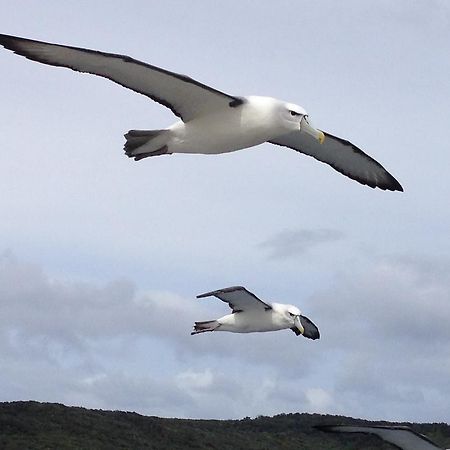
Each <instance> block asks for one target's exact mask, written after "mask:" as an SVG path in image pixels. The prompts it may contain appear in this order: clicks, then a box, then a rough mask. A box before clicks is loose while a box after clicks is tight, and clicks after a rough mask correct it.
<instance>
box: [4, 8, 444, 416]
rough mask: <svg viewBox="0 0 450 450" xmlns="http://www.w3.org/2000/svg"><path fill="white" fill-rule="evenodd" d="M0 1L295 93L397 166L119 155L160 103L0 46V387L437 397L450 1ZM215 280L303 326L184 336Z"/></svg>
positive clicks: (255, 404) (246, 397) (58, 33)
mask: <svg viewBox="0 0 450 450" xmlns="http://www.w3.org/2000/svg"><path fill="white" fill-rule="evenodd" d="M0 24H1V27H0V31H1V32H2V33H6V34H13V35H18V36H23V37H29V38H34V39H39V40H44V41H49V42H57V43H62V44H68V45H75V46H81V47H87V48H93V49H98V50H103V51H110V52H114V53H122V54H127V55H130V56H133V57H134V58H137V59H140V60H142V61H146V62H149V63H151V64H154V65H157V66H160V67H163V68H166V69H169V70H173V71H176V72H180V73H185V74H188V75H190V76H191V77H193V78H195V79H198V80H199V81H202V82H204V83H206V84H209V85H211V86H213V87H215V88H217V89H220V90H222V91H225V92H227V93H230V94H233V95H251V94H256V95H269V96H273V97H277V98H280V99H283V100H286V101H290V102H294V103H297V104H300V105H302V106H303V107H304V108H305V109H306V110H307V111H308V112H309V113H310V116H311V119H312V121H313V123H314V124H315V125H316V126H317V127H318V128H321V129H324V130H326V131H329V132H330V133H332V134H335V135H338V136H341V137H344V138H346V139H349V140H351V141H352V142H354V143H355V144H356V145H358V146H360V147H361V148H362V149H364V150H365V151H366V152H367V153H369V154H370V155H371V156H373V157H374V158H375V159H377V160H378V161H380V162H381V163H382V164H383V165H384V166H385V167H386V168H387V169H388V170H389V171H390V172H391V173H392V174H393V175H394V176H395V177H396V178H397V179H398V180H399V181H400V182H401V184H402V185H403V187H404V188H405V192H404V193H391V192H382V191H379V190H372V189H370V188H367V187H364V186H361V185H359V184H358V183H356V182H353V181H351V180H349V179H347V178H346V177H343V176H341V175H340V174H338V173H337V172H335V171H333V170H332V169H331V168H329V167H328V166H325V165H323V164H319V163H318V162H316V161H315V160H312V159H310V158H307V157H305V156H302V155H300V154H298V153H296V152H293V151H290V150H288V149H283V148H281V147H275V146H271V145H269V144H265V145H262V146H259V147H255V148H253V149H249V150H245V151H242V152H236V153H234V154H227V155H221V156H210V157H207V156H193V155H173V156H170V157H169V156H168V157H159V158H150V159H146V160H144V161H141V162H139V163H136V162H134V161H131V160H128V159H127V158H126V157H125V156H124V154H123V151H122V146H123V142H124V140H123V136H122V135H123V133H125V132H126V131H127V130H129V129H133V128H137V129H140V128H143V129H145V128H148V129H152V128H161V127H165V126H167V125H170V124H171V123H172V122H173V121H174V120H175V118H174V116H173V115H172V114H171V112H170V111H169V110H167V109H165V108H164V107H162V106H161V105H158V104H155V103H152V102H150V101H148V99H147V98H145V97H143V96H140V95H138V94H136V93H133V92H131V91H128V90H125V89H122V88H120V87H119V86H117V85H114V84H113V83H110V82H107V81H106V80H103V79H100V78H97V77H93V76H88V75H81V74H76V73H74V72H71V71H69V70H63V69H57V68H53V67H48V66H44V65H40V64H36V63H33V62H30V61H27V60H25V59H24V58H20V57H18V56H16V55H13V54H11V53H10V52H7V51H5V50H3V49H1V50H0V73H1V74H2V83H1V84H0V98H1V99H2V102H1V107H0V136H1V139H2V149H3V150H2V151H1V152H0V180H1V181H0V186H1V190H2V192H3V195H2V196H1V198H0V210H1V211H2V220H1V221H0V252H3V257H2V258H1V262H0V281H1V283H0V290H1V292H0V294H1V295H0V317H1V329H0V400H4V401H6V400H20V399H23V400H25V399H34V400H40V401H57V402H63V403H66V404H69V405H82V406H86V407H95V408H104V409H128V410H135V411H138V412H140V413H144V414H154V415H164V416H178V417H217V418H230V417H243V416H255V415H258V414H267V415H269V414H275V413H280V412H293V411H300V412H303V411H308V412H323V413H333V414H346V415H353V416H358V417H366V418H372V419H375V418H376V419H386V420H418V421H446V422H448V421H449V420H450V418H449V413H448V398H449V396H450V388H449V383H448V380H449V379H450V360H449V356H448V355H449V354H450V327H449V326H448V323H449V322H450V258H449V253H450V239H449V230H450V213H449V208H448V198H449V193H450V192H449V185H450V182H449V177H448V169H449V163H450V157H449V145H448V140H447V138H446V132H447V129H448V117H449V115H450V105H449V101H448V99H449V98H450V81H449V76H448V74H449V73H450V60H449V58H448V55H449V54H450V6H449V4H448V2H445V1H437V0H436V1H414V2H411V1H398V2H395V3H394V2H391V1H356V0H355V1H349V0H346V1H343V2H339V3H337V2H333V1H331V0H330V1H315V2H306V1H298V2H292V1H277V2H257V1H227V2H223V3H219V2H216V3H214V4H213V3H212V2H200V1H194V2H183V1H165V2H153V1H145V2H144V1H135V2H128V3H126V4H125V3H123V2H119V1H108V2H106V1H97V2H87V1H81V2H78V3H77V4H76V5H74V4H73V3H70V4H69V3H68V2H56V1H45V0H44V1H40V2H31V1H20V0H18V1H15V2H14V4H13V3H11V4H7V5H4V6H3V7H2V15H1V17H0ZM234 284H243V285H245V286H247V288H249V289H250V290H252V291H254V292H255V293H256V294H257V295H259V296H260V297H262V298H265V299H267V300H269V301H270V300H276V301H280V302H286V303H293V304H296V305H298V306H299V307H300V308H301V309H302V310H303V312H304V313H305V314H306V315H307V316H309V317H310V318H311V319H313V320H314V322H315V323H317V324H318V326H319V327H320V329H321V332H322V339H321V340H320V341H315V342H312V341H306V340H304V339H299V338H296V337H295V336H294V335H293V333H291V332H287V331H286V332H278V333H272V334H262V335H251V336H246V335H232V334H226V333H223V334H221V333H217V334H209V335H200V336H193V337H191V336H189V332H190V327H191V325H192V322H193V320H202V319H210V318H214V317H215V316H216V315H219V314H222V313H224V312H226V311H227V309H226V307H225V305H223V304H219V302H215V301H214V300H211V299H205V300H203V301H201V302H199V301H198V300H195V295H196V294H199V293H201V292H205V291H208V290H212V289H216V288H221V287H225V286H228V285H234ZM161 317H162V319H161ZM255 379H257V380H258V381H257V382H255ZM222 400H223V401H222Z"/></svg>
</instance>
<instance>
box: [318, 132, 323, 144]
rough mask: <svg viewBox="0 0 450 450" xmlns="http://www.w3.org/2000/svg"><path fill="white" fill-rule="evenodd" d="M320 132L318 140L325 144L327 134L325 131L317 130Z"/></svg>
mask: <svg viewBox="0 0 450 450" xmlns="http://www.w3.org/2000/svg"><path fill="white" fill-rule="evenodd" d="M317 131H318V132H319V136H318V138H317V139H318V140H319V142H320V143H321V144H323V141H324V140H325V135H324V134H323V131H320V130H317Z"/></svg>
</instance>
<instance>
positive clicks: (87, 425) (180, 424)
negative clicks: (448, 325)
mask: <svg viewBox="0 0 450 450" xmlns="http://www.w3.org/2000/svg"><path fill="white" fill-rule="evenodd" d="M335 423H365V421H361V420H356V419H351V418H346V417H341V416H329V415H319V414H281V415H278V416H275V417H258V418H256V419H250V418H245V419H242V420H192V419H162V418H158V417H146V416H141V415H139V414H136V413H131V412H120V411H102V410H90V409H84V408H76V407H67V406H64V405H60V404H54V403H38V402H31V401H30V402H11V403H0V448H1V449H3V450H12V449H17V450H19V449H20V450H28V449H29V450H40V449H46V450H50V449H58V450H65V449H77V450H80V449H86V450H97V449H99V450H103V449H104V450H106V449H108V450H112V449H130V450H131V449H132V450H141V449H142V450H144V449H168V450H178V449H180V450H186V449H209V450H211V449H220V450H228V449H229V450H239V449H243V450H244V449H245V450H252V449H255V450H256V449H266V450H275V449H282V450H289V449H295V450H300V449H305V450H322V449H323V450H344V449H345V450H361V449H364V450H375V449H376V450H383V449H385V450H389V449H392V447H391V446H390V445H388V444H385V443H382V442H381V441H380V440H379V439H378V438H376V437H372V436H369V437H368V436H364V435H335V434H327V433H323V432H321V431H318V430H316V429H315V428H313V426H314V425H319V424H335ZM406 425H410V426H411V427H413V428H414V429H415V430H416V431H418V432H420V433H423V434H425V435H427V436H428V437H430V438H431V439H433V440H435V441H436V443H438V444H441V445H442V446H450V426H449V425H447V424H406Z"/></svg>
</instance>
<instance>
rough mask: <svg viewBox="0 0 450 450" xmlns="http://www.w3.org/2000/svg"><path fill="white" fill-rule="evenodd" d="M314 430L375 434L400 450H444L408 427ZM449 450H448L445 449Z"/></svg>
mask: <svg viewBox="0 0 450 450" xmlns="http://www.w3.org/2000/svg"><path fill="white" fill-rule="evenodd" d="M315 428H317V429H319V430H322V431H326V432H335V433H367V434H375V435H377V436H378V437H380V438H381V439H383V441H386V442H389V443H390V444H394V445H395V446H396V448H399V449H402V450H444V449H442V447H439V446H437V445H436V444H435V443H434V442H432V441H431V440H430V439H428V438H427V437H426V436H424V435H423V434H420V433H416V432H415V431H414V430H412V429H411V428H409V427H405V426H389V425H371V426H363V425H317V426H316V427H315ZM447 450H449V449H447Z"/></svg>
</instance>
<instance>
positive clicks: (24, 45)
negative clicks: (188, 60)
mask: <svg viewBox="0 0 450 450" xmlns="http://www.w3.org/2000/svg"><path fill="white" fill-rule="evenodd" d="M0 45H3V47H5V48H7V49H9V50H12V51H13V52H14V53H17V54H18V55H22V56H25V58H28V59H31V60H33V61H37V62H40V63H43V64H49V65H51V66H60V67H67V68H69V69H72V70H75V71H77V72H86V73H91V74H93V75H98V76H100V77H104V78H108V79H109V80H111V81H114V82H115V83H118V84H120V85H122V86H124V87H126V88H128V89H131V90H133V91H136V92H138V93H140V94H143V95H145V96H147V97H149V98H151V99H152V100H154V101H156V102H158V103H161V104H162V105H164V106H167V107H168V108H170V109H171V110H172V111H173V113H174V114H175V115H177V116H178V117H181V119H182V120H183V121H184V122H187V121H189V120H191V119H193V118H195V117H198V116H202V115H206V114H208V113H210V112H213V111H216V110H217V109H221V108H227V107H234V106H238V105H240V104H242V102H243V100H241V99H240V98H238V97H233V96H231V95H228V94H225V93H224V92H220V91H218V90H216V89H213V88H211V87H209V86H206V85H205V84H202V83H200V82H198V81H196V80H193V79H192V78H190V77H188V76H186V75H181V74H178V73H174V72H169V71H168V70H165V69H161V68H160V67H156V66H152V65H150V64H146V63H144V62H141V61H138V60H136V59H133V58H130V57H129V56H125V55H116V54H114V53H104V52H99V51H96V50H89V49H85V48H78V47H69V46H66V45H59V44H51V43H48V42H41V41H34V40H31V39H25V38H21V37H16V36H9V35H6V34H0Z"/></svg>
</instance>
